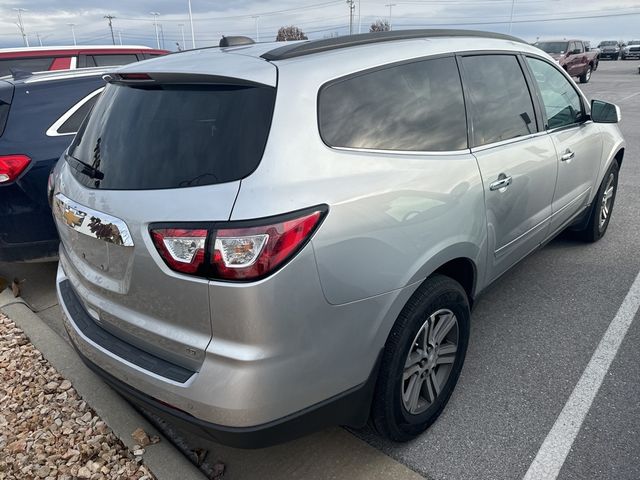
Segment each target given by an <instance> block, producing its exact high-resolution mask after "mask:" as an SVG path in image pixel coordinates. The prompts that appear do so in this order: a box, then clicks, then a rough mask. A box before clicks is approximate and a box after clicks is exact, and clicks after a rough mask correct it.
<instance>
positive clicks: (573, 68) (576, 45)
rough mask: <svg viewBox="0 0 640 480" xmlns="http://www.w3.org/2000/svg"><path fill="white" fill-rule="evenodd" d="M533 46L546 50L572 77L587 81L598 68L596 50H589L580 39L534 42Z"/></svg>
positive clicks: (582, 81)
mask: <svg viewBox="0 0 640 480" xmlns="http://www.w3.org/2000/svg"><path fill="white" fill-rule="evenodd" d="M534 46H536V47H538V48H539V49H540V50H543V51H545V52H547V53H548V54H549V55H551V56H552V57H553V59H554V60H555V61H556V62H558V64H559V65H560V66H561V67H562V68H564V69H565V70H566V71H567V73H568V74H569V75H571V76H572V77H578V78H579V79H580V83H587V82H588V81H589V80H590V79H591V74H592V73H593V72H594V71H595V70H597V69H598V61H599V60H600V59H599V58H598V57H599V55H598V52H597V51H593V50H591V49H590V48H589V47H588V46H586V45H585V42H583V41H582V40H551V41H544V42H536V43H534Z"/></svg>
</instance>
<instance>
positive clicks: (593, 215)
mask: <svg viewBox="0 0 640 480" xmlns="http://www.w3.org/2000/svg"><path fill="white" fill-rule="evenodd" d="M619 170H620V166H619V165H618V162H616V161H614V162H613V163H612V164H611V167H609V170H608V171H607V173H606V174H605V176H604V178H603V179H602V183H601V184H600V188H599V189H598V193H597V194H596V196H595V198H594V199H593V204H592V205H591V212H590V213H589V223H587V226H586V227H585V229H584V230H580V231H578V232H577V235H578V237H579V238H580V239H581V240H583V241H585V242H597V241H598V240H600V239H601V238H602V237H604V234H605V233H607V227H608V226H609V221H610V220H611V214H612V213H613V206H614V204H615V201H616V194H617V193H618V172H619ZM609 180H611V184H610V183H609ZM608 185H612V186H613V195H612V196H611V202H610V203H609V208H608V214H607V215H606V218H605V220H604V222H601V216H602V209H603V206H604V203H603V199H604V195H605V191H606V190H607V186H608Z"/></svg>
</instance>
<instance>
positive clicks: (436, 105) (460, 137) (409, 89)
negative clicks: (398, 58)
mask: <svg viewBox="0 0 640 480" xmlns="http://www.w3.org/2000/svg"><path fill="white" fill-rule="evenodd" d="M318 110H319V112H318V116H319V127H320V135H321V136H322V139H323V141H324V142H325V143H326V144H327V145H329V146H332V147H350V148H365V149H375V150H403V151H447V150H461V149H464V148H467V123H466V117H465V109H464V100H463V95H462V86H461V83H460V75H459V73H458V67H457V65H456V62H455V59H454V58H453V57H447V58H435V59H430V60H423V61H419V62H413V63H409V64H403V65H397V66H392V67H388V68H384V69H381V70H376V71H373V72H368V73H363V74H359V75H355V76H351V77H347V78H346V79H341V80H338V81H335V82H332V83H330V84H328V85H327V86H325V87H323V88H322V89H321V90H320V94H319V98H318Z"/></svg>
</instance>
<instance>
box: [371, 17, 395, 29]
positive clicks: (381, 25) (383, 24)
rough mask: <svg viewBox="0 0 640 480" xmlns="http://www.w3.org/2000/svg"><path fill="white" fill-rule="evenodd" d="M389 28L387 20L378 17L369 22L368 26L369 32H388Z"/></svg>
mask: <svg viewBox="0 0 640 480" xmlns="http://www.w3.org/2000/svg"><path fill="white" fill-rule="evenodd" d="M389 30H391V25H389V20H381V19H378V20H376V21H375V22H373V23H372V24H371V26H370V27H369V31H370V32H388V31H389Z"/></svg>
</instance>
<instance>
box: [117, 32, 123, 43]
mask: <svg viewBox="0 0 640 480" xmlns="http://www.w3.org/2000/svg"><path fill="white" fill-rule="evenodd" d="M118 40H120V45H122V30H118Z"/></svg>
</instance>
